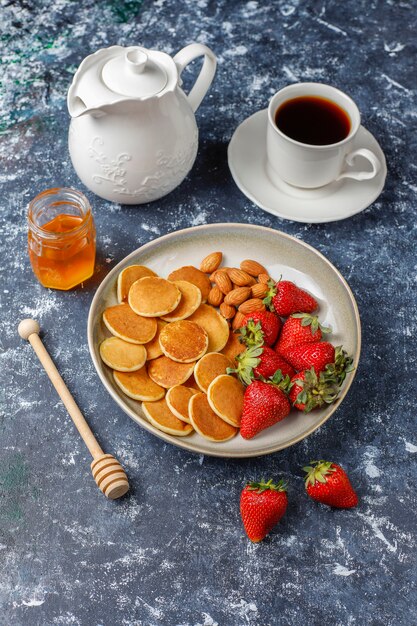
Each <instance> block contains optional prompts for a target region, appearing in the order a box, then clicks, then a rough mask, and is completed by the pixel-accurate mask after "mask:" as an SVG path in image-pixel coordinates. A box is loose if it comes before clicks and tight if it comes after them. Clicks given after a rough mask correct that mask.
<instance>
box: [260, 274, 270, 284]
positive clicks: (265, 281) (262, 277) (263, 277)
mask: <svg viewBox="0 0 417 626" xmlns="http://www.w3.org/2000/svg"><path fill="white" fill-rule="evenodd" d="M270 280H271V277H270V276H269V274H258V281H259V282H260V283H262V284H264V285H267V284H268V281H270Z"/></svg>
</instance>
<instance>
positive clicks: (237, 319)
mask: <svg viewBox="0 0 417 626" xmlns="http://www.w3.org/2000/svg"><path fill="white" fill-rule="evenodd" d="M244 320H245V315H244V314H243V313H241V312H240V311H236V315H235V316H234V318H233V324H232V328H233V330H236V329H237V328H240V327H241V326H242V325H243V322H244Z"/></svg>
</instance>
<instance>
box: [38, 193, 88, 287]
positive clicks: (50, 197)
mask: <svg viewBox="0 0 417 626" xmlns="http://www.w3.org/2000/svg"><path fill="white" fill-rule="evenodd" d="M28 222H29V235H28V243H29V258H30V262H31V265H32V269H33V271H34V273H35V275H36V277H37V278H38V280H39V282H40V283H41V284H42V285H43V286H44V287H50V288H52V289H63V290H67V289H71V288H72V287H75V286H76V285H79V284H80V283H82V282H84V281H85V280H87V278H90V276H92V274H93V272H94V261H95V254H96V231H95V227H94V220H93V216H92V213H91V207H90V204H89V202H88V200H87V198H86V197H85V196H84V194H82V193H80V192H79V191H76V190H75V189H70V188H66V187H57V188H55V189H48V190H46V191H43V192H42V193H40V194H39V195H38V196H36V198H34V199H33V200H32V202H30V204H29V213H28Z"/></svg>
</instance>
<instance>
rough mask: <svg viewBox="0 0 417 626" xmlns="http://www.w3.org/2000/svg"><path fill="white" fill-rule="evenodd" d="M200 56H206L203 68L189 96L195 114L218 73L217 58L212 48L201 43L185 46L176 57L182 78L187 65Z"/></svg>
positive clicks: (176, 63) (175, 61) (175, 60)
mask: <svg viewBox="0 0 417 626" xmlns="http://www.w3.org/2000/svg"><path fill="white" fill-rule="evenodd" d="M200 56H204V63H203V67H202V68H201V71H200V73H199V75H198V77H197V80H196V81H195V83H194V86H193V88H192V89H191V91H190V93H189V94H188V101H189V103H190V105H191V108H192V110H193V111H194V113H195V112H196V111H197V109H198V107H199V106H200V104H201V102H202V100H203V98H204V96H205V95H206V93H207V91H208V88H209V87H210V85H211V83H212V80H213V78H214V74H215V73H216V66H217V60H216V56H215V54H214V53H213V52H212V51H211V50H210V48H208V47H207V46H204V45H203V44H201V43H191V44H190V45H189V46H185V48H183V49H182V50H180V51H179V52H177V54H176V55H175V56H174V63H175V65H176V66H177V69H178V74H179V76H181V72H182V71H183V69H184V68H185V67H186V65H188V64H189V63H191V61H194V59H196V58H197V57H200Z"/></svg>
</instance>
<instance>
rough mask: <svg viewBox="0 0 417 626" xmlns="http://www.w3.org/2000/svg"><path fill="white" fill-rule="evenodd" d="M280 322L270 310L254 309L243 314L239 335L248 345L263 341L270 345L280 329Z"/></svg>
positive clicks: (274, 340)
mask: <svg viewBox="0 0 417 626" xmlns="http://www.w3.org/2000/svg"><path fill="white" fill-rule="evenodd" d="M281 327H282V322H281V320H280V318H279V317H278V315H275V313H271V312H270V311H254V312H253V313H248V314H247V315H245V319H244V320H243V323H242V325H241V327H240V329H239V330H240V336H241V339H242V341H243V343H245V344H246V345H247V346H248V347H250V346H254V345H259V344H260V343H263V342H265V343H266V345H267V346H272V345H273V344H274V343H275V342H276V340H277V337H278V334H279V331H280V330H281Z"/></svg>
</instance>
